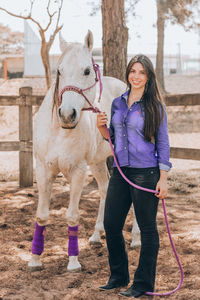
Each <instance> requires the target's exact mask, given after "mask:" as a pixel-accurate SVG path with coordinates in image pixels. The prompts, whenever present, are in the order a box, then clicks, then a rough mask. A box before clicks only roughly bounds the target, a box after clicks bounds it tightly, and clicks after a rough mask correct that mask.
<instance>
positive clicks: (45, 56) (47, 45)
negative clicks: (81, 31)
mask: <svg viewBox="0 0 200 300" xmlns="http://www.w3.org/2000/svg"><path fill="white" fill-rule="evenodd" d="M52 2H53V1H51V0H48V3H47V7H46V11H47V15H48V23H47V25H46V26H43V27H42V25H41V23H40V22H39V21H38V20H36V19H35V18H34V17H33V16H32V11H33V6H34V3H35V0H30V12H29V13H28V14H27V15H26V16H23V15H18V14H15V13H13V12H10V11H8V10H7V9H5V8H3V7H0V10H2V11H4V12H6V13H7V14H9V15H10V16H13V17H16V18H21V19H24V20H30V21H31V22H33V23H34V24H36V25H37V27H38V30H39V33H40V37H41V57H42V62H43V66H44V70H45V77H46V85H47V88H49V87H50V85H51V68H50V61H49V52H50V49H51V46H52V44H53V42H54V39H55V37H56V34H57V33H58V32H59V31H60V30H61V29H62V27H63V25H59V21H60V14H61V10H62V5H63V0H57V1H54V5H56V9H55V10H54V11H53V12H51V8H50V7H51V6H52ZM54 16H56V18H54ZM53 21H54V23H53ZM52 24H53V25H52ZM51 25H52V26H51ZM50 27H53V29H52V31H51V32H52V33H51V34H50V36H49V38H48V40H47V37H46V33H47V31H48V29H50Z"/></svg>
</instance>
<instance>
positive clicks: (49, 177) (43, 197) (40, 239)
mask: <svg viewBox="0 0 200 300" xmlns="http://www.w3.org/2000/svg"><path fill="white" fill-rule="evenodd" d="M56 175H57V171H55V172H54V173H53V172H52V171H50V170H49V169H48V168H47V167H46V166H45V165H44V164H43V163H42V162H41V161H40V160H39V159H38V158H37V159H36V178H37V187H38V193H39V199H38V206H37V213H36V222H35V233H34V237H33V242H32V255H31V260H30V261H29V263H28V266H29V267H30V268H33V269H34V268H40V267H42V263H41V261H40V255H41V254H42V252H43V250H44V233H45V226H46V225H47V222H48V218H49V205H50V196H51V188H52V183H53V181H54V180H55V178H56Z"/></svg>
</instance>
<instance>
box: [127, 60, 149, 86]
mask: <svg viewBox="0 0 200 300" xmlns="http://www.w3.org/2000/svg"><path fill="white" fill-rule="evenodd" d="M147 80H148V77H147V73H146V71H145V69H144V67H143V65H142V64H141V63H139V62H136V63H134V64H133V65H132V67H131V69H130V72H129V75H128V81H129V83H130V85H131V89H138V90H140V89H141V90H144V88H145V84H146V82H147Z"/></svg>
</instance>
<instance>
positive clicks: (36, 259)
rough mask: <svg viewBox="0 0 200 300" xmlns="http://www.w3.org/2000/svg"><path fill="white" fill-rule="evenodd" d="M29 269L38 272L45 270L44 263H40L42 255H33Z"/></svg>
mask: <svg viewBox="0 0 200 300" xmlns="http://www.w3.org/2000/svg"><path fill="white" fill-rule="evenodd" d="M28 269H30V270H31V269H32V270H31V271H38V270H42V269H43V266H42V263H41V261H40V255H37V254H32V255H31V260H30V261H29V263H28Z"/></svg>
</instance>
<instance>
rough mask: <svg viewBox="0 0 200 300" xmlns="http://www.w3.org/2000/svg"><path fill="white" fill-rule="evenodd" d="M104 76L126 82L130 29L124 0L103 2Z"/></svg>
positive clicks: (103, 0) (105, 0)
mask: <svg viewBox="0 0 200 300" xmlns="http://www.w3.org/2000/svg"><path fill="white" fill-rule="evenodd" d="M101 10H102V26H103V45H102V48H103V74H104V75H105V76H112V77H115V78H118V79H121V80H123V81H125V70H126V66H127V43H128V28H127V27H126V22H125V13H124V0H117V1H116V0H102V6H101Z"/></svg>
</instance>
